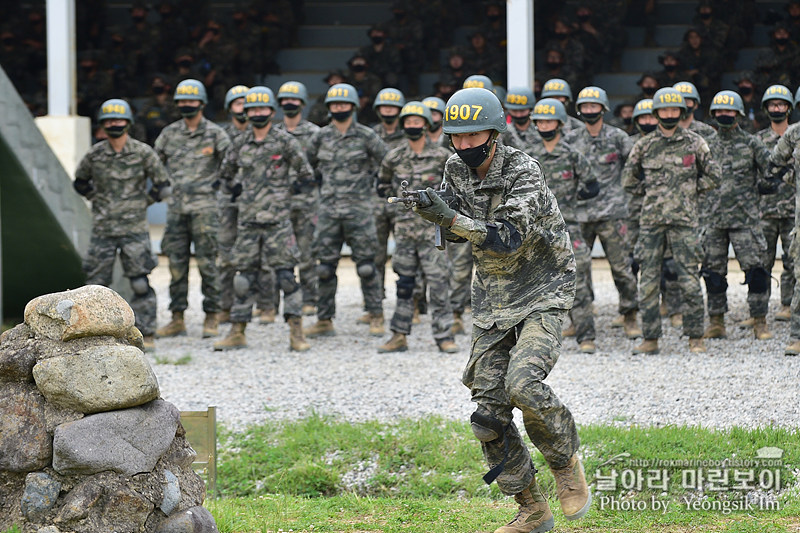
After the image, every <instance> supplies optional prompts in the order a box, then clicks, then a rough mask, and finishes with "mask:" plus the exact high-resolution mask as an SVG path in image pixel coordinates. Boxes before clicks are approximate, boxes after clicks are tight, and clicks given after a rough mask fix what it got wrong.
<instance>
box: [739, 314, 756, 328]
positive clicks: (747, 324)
mask: <svg viewBox="0 0 800 533" xmlns="http://www.w3.org/2000/svg"><path fill="white" fill-rule="evenodd" d="M753 322H754V320H753V317H750V318H748V319H747V320H742V321H741V322H739V327H740V328H742V329H749V328H752V327H753Z"/></svg>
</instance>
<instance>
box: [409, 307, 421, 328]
mask: <svg viewBox="0 0 800 533" xmlns="http://www.w3.org/2000/svg"><path fill="white" fill-rule="evenodd" d="M411 323H412V324H414V325H417V324H422V319H421V318H420V317H419V308H418V307H416V306H415V307H414V314H413V315H411Z"/></svg>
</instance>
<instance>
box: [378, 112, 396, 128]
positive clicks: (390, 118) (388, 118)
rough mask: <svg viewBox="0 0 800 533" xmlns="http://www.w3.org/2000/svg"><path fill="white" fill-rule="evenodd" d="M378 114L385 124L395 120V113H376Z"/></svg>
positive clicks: (392, 122)
mask: <svg viewBox="0 0 800 533" xmlns="http://www.w3.org/2000/svg"><path fill="white" fill-rule="evenodd" d="M378 116H379V117H380V118H381V122H383V123H384V124H387V125H389V124H394V123H395V122H397V115H381V114H380V113H378Z"/></svg>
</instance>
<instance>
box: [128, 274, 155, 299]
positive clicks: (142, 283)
mask: <svg viewBox="0 0 800 533" xmlns="http://www.w3.org/2000/svg"><path fill="white" fill-rule="evenodd" d="M130 282H131V289H133V293H134V294H135V295H137V296H144V295H146V294H147V293H149V292H150V283H149V282H148V281H147V276H136V277H135V278H131V279H130Z"/></svg>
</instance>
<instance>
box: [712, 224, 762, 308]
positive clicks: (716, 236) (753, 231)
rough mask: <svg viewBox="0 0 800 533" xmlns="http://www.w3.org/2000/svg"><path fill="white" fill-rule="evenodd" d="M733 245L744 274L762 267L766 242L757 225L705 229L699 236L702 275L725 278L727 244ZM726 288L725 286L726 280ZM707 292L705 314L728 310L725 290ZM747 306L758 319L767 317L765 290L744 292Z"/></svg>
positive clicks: (726, 273)
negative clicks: (702, 252)
mask: <svg viewBox="0 0 800 533" xmlns="http://www.w3.org/2000/svg"><path fill="white" fill-rule="evenodd" d="M729 244H730V245H733V251H734V253H735V254H736V260H737V261H739V267H740V268H741V269H742V272H744V273H745V278H746V277H747V272H748V271H750V270H752V269H754V268H757V267H764V256H765V255H766V249H767V243H766V241H765V240H764V234H763V233H761V228H760V227H755V228H707V229H706V233H705V237H704V239H703V248H705V260H704V261H703V271H704V272H705V273H706V275H708V274H711V275H714V274H716V275H718V276H721V277H722V278H723V279H725V278H726V277H727V275H728V245H729ZM725 283H726V285H725V286H726V287H727V282H725ZM707 292H708V314H709V315H723V314H725V313H727V312H728V297H727V295H726V292H725V291H724V290H723V291H722V292H717V293H712V292H711V291H707ZM747 305H748V307H749V309H750V316H751V317H754V318H760V317H764V316H767V307H768V306H769V292H767V291H764V292H759V293H756V292H753V291H752V289H751V288H748V291H747Z"/></svg>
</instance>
